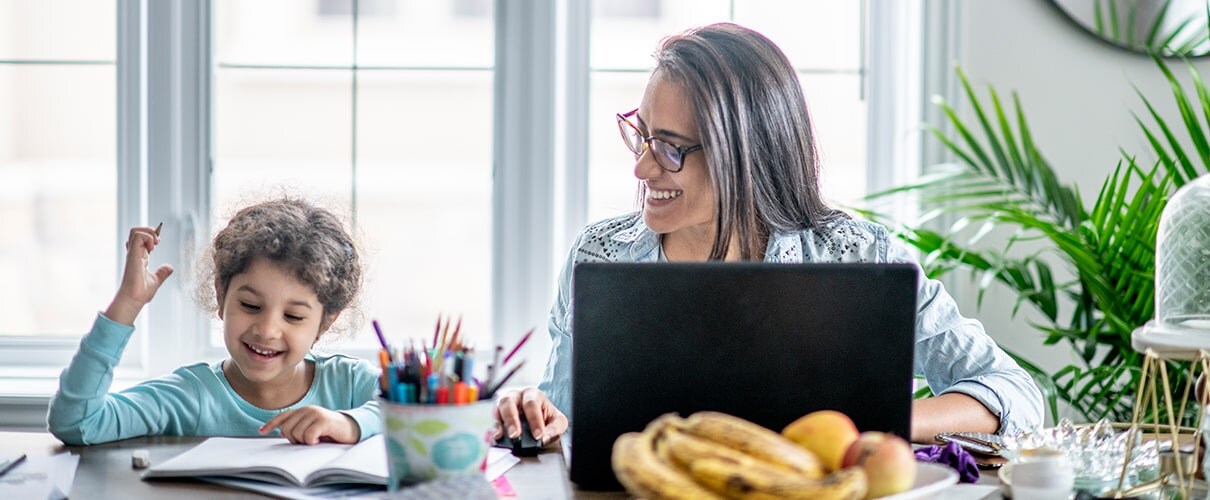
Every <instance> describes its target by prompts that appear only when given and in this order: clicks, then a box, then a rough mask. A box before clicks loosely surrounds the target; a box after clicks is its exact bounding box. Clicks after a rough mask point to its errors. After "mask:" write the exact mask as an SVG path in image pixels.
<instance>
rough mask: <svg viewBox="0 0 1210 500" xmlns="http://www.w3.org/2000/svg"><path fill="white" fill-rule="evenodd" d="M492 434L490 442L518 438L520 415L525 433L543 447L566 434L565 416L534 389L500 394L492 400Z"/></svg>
mask: <svg viewBox="0 0 1210 500" xmlns="http://www.w3.org/2000/svg"><path fill="white" fill-rule="evenodd" d="M495 413H496V430H495V433H494V434H493V435H492V438H493V439H500V437H501V436H504V435H507V436H508V437H509V438H514V439H515V438H518V437H520V436H521V414H522V413H524V414H525V417H526V420H527V421H529V429H530V432H531V433H532V434H533V437H534V439H537V440H539V441H541V442H542V444H543V445H546V444H548V443H550V442H551V441H554V440H555V439H556V438H558V437H559V436H561V435H563V433H564V432H567V415H564V414H563V412H561V411H559V409H558V408H556V407H555V405H554V404H552V403H551V402H550V400H549V399H547V398H546V393H544V392H542V391H540V390H538V388H536V387H526V388H523V389H509V390H506V391H501V393H500V395H499V396H497V397H496V410H495Z"/></svg>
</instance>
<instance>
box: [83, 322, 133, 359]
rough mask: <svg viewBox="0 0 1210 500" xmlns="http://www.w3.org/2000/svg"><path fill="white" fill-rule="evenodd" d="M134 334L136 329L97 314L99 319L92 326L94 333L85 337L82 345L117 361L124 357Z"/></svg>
mask: <svg viewBox="0 0 1210 500" xmlns="http://www.w3.org/2000/svg"><path fill="white" fill-rule="evenodd" d="M132 334H134V327H133V326H130V325H123V324H121V323H118V322H116V321H113V320H111V319H109V318H106V317H105V314H103V313H99V312H98V313H97V319H96V321H94V322H93V324H92V331H90V332H88V335H85V336H84V340H82V341H81V344H83V345H85V346H87V347H88V348H90V349H92V350H94V351H96V352H98V353H100V354H103V355H105V356H108V357H110V358H111V359H114V360H117V359H120V358H121V357H122V351H124V350H125V349H126V343H127V342H130V336H131V335H132Z"/></svg>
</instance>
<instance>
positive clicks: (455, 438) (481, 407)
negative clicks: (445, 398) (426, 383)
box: [378, 398, 495, 491]
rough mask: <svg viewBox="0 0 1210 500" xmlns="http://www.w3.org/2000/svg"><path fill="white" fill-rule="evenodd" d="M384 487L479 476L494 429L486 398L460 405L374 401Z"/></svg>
mask: <svg viewBox="0 0 1210 500" xmlns="http://www.w3.org/2000/svg"><path fill="white" fill-rule="evenodd" d="M378 401H379V404H380V408H381V413H382V420H383V421H382V423H383V426H382V428H383V434H384V437H385V438H386V439H385V440H384V441H385V442H386V447H387V450H386V451H387V469H388V473H389V482H388V485H387V486H388V487H389V489H390V490H392V491H394V490H396V489H398V488H399V487H400V486H406V485H411V484H415V483H419V482H422V481H427V480H430V479H435V478H439V477H446V476H450V475H455V474H460V473H465V472H468V471H479V472H482V471H483V469H484V467H485V465H486V463H487V450H488V447H489V446H490V438H491V434H492V430H493V428H494V426H495V415H494V413H493V411H492V410H493V408H494V406H495V402H494V401H492V400H485V401H479V402H477V403H472V404H465V405H436V404H399V403H394V402H390V401H387V400H384V399H381V398H380V399H379V400H378Z"/></svg>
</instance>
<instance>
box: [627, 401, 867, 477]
mask: <svg viewBox="0 0 1210 500" xmlns="http://www.w3.org/2000/svg"><path fill="white" fill-rule="evenodd" d="M611 458H612V464H613V472H614V474H615V475H616V476H617V478H618V481H620V482H621V483H622V485H623V486H625V487H626V490H627V491H628V492H630V494H632V495H635V496H638V497H643V498H651V499H656V498H669V499H679V498H695V499H696V498H736V499H766V498H768V499H773V498H813V499H860V498H864V497H865V494H866V488H867V481H866V475H865V472H864V471H863V470H862V469H861V467H850V468H847V469H842V470H839V471H836V472H832V473H830V474H829V473H827V471H826V469H825V467H824V465H823V464H822V463H821V462H820V460H819V458H817V457H816V456H815V455H813V454H812V453H811V452H809V451H807V450H806V449H804V448H802V447H800V446H798V445H796V444H794V443H793V442H791V441H789V440H787V439H786V438H784V437H782V436H781V435H779V434H777V433H776V432H773V431H771V430H769V429H766V428H764V427H761V426H759V425H756V424H754V423H752V422H749V421H747V420H744V419H741V418H738V417H734V416H731V415H727V414H725V413H718V412H698V413H694V414H693V415H690V416H689V418H681V417H679V416H677V415H676V414H667V415H663V416H661V417H659V418H657V419H655V420H653V421H652V422H651V423H650V424H648V425H647V428H646V429H644V430H643V432H628V433H626V434H623V435H621V436H619V437H618V439H617V441H615V442H614V444H613V455H612V457H611Z"/></svg>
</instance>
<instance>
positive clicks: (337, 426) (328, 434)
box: [260, 406, 361, 444]
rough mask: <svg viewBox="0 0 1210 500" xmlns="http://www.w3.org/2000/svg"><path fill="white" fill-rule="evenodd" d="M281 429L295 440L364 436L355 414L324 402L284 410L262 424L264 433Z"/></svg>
mask: <svg viewBox="0 0 1210 500" xmlns="http://www.w3.org/2000/svg"><path fill="white" fill-rule="evenodd" d="M278 428H280V429H281V435H282V437H284V438H286V439H288V440H290V442H291V443H294V444H318V443H344V444H356V443H357V442H358V441H360V440H361V428H360V427H359V426H358V425H357V422H356V421H355V420H353V417H350V416H348V415H345V414H344V413H340V412H337V411H332V410H329V409H327V408H323V407H320V406H304V407H302V408H298V409H294V410H290V411H284V412H281V413H279V414H277V416H276V417H273V418H272V419H269V421H268V422H265V425H262V426H261V428H260V433H261V434H268V433H270V432H273V430H274V429H278Z"/></svg>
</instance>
